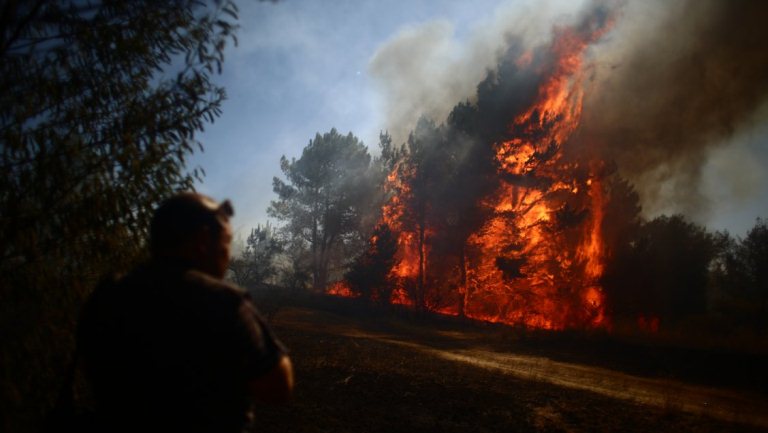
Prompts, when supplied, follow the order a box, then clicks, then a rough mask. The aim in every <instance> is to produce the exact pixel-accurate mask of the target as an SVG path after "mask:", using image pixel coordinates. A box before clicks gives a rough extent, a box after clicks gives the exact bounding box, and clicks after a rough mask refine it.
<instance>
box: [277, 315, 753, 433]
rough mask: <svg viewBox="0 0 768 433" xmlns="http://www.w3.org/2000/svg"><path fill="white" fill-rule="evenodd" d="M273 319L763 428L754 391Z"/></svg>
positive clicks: (343, 322)
mask: <svg viewBox="0 0 768 433" xmlns="http://www.w3.org/2000/svg"><path fill="white" fill-rule="evenodd" d="M318 315H321V316H323V317H318ZM278 321H279V323H281V324H283V325H285V326H290V327H293V328H301V329H305V330H307V331H311V332H327V333H333V334H335V335H343V336H347V337H351V338H364V339H372V340H376V341H380V342H385V343H388V344H393V345H397V346H400V347H405V348H408V349H410V350H413V351H418V352H422V353H425V354H429V355H432V356H436V357H439V358H442V359H446V360H450V361H454V362H459V363H465V364H468V365H472V366H475V367H479V368H484V369H489V370H493V371H498V372H500V373H503V374H508V375H512V376H515V377H518V378H520V379H525V380H532V381H539V382H546V383H551V384H554V385H557V386H562V387H567V388H572V389H579V390H585V391H590V392H594V393H597V394H601V395H604V396H607V397H611V398H615V399H622V400H628V401H633V402H637V403H640V404H644V405H649V406H655V407H659V408H662V409H665V410H671V411H681V412H686V413H690V414H695V415H705V416H709V417H712V418H717V419H720V420H723V421H729V422H738V423H744V424H750V425H754V426H759V427H765V428H768V399H767V398H766V397H765V396H762V395H758V394H750V393H747V392H741V391H734V390H728V389H721V388H711V387H704V386H698V385H691V384H686V383H683V382H680V381H676V380H668V379H652V378H645V377H640V376H634V375H630V374H626V373H621V372H617V371H613V370H610V369H606V368H601V367H593V366H589V365H583V364H576V363H568V362H561V361H553V360H551V359H548V358H546V357H542V356H533V355H527V354H526V355H523V354H515V353H509V352H507V353H500V352H495V351H491V350H487V349H483V348H472V347H469V348H467V347H466V342H467V341H468V340H471V339H473V338H475V336H474V335H472V334H471V333H469V332H468V333H462V332H451V333H450V335H448V334H446V333H441V334H440V338H442V339H443V340H444V339H445V338H453V339H456V340H457V341H462V342H463V343H465V344H463V345H461V346H462V348H457V349H446V348H445V347H444V346H445V345H444V344H434V342H432V341H430V339H429V338H422V337H421V336H414V335H406V334H405V333H399V332H376V331H370V330H367V329H363V328H362V327H360V326H358V325H356V324H355V323H354V321H353V320H352V319H346V318H341V317H338V316H334V315H331V314H328V313H319V312H317V311H308V310H301V309H291V310H286V311H284V312H281V314H280V318H279V320H278ZM441 346H442V347H441Z"/></svg>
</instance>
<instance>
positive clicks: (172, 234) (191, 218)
mask: <svg viewBox="0 0 768 433" xmlns="http://www.w3.org/2000/svg"><path fill="white" fill-rule="evenodd" d="M234 214H235V212H234V209H232V204H231V203H230V202H229V200H224V201H223V202H221V203H217V202H216V201H215V200H213V199H212V198H210V197H208V196H205V195H202V194H198V193H194V192H184V193H180V194H177V195H175V196H173V197H171V198H169V199H167V200H165V201H164V202H162V203H161V204H160V206H158V208H157V209H156V210H155V214H154V216H153V217H152V223H151V225H150V228H149V241H150V242H149V244H150V250H151V251H152V253H153V254H156V253H160V252H163V251H168V250H172V249H175V248H178V247H181V246H183V245H184V244H185V243H186V242H188V241H189V240H191V239H192V238H193V236H194V235H195V233H197V232H198V230H200V229H201V228H203V227H208V228H209V229H210V230H211V231H212V232H213V233H214V234H218V233H219V232H221V229H222V228H223V227H224V223H225V222H227V221H228V220H229V218H230V217H231V216H233V215H234Z"/></svg>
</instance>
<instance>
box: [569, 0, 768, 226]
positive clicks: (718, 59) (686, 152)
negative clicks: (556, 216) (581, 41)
mask: <svg viewBox="0 0 768 433" xmlns="http://www.w3.org/2000/svg"><path fill="white" fill-rule="evenodd" d="M767 23H768V2H765V1H757V0H755V1H748V0H743V1H727V0H695V1H694V0H687V1H675V2H667V1H642V2H640V1H636V2H629V3H627V4H625V5H624V7H623V9H622V10H621V12H620V16H619V20H618V22H617V25H616V29H615V31H614V32H613V33H612V34H610V35H609V36H608V40H607V41H606V42H604V43H603V44H601V46H598V47H596V48H595V53H594V54H595V62H596V65H595V68H594V76H593V77H594V81H593V86H592V87H591V88H590V89H589V91H588V92H587V98H588V99H587V101H586V105H585V112H584V117H583V119H582V125H583V132H584V138H585V139H586V140H584V141H585V143H588V142H594V144H596V145H598V146H599V147H600V149H601V150H602V151H603V152H604V154H605V155H606V156H607V157H608V158H611V159H614V160H615V161H616V162H617V163H618V165H619V169H620V170H621V172H622V174H623V175H624V176H626V177H628V178H629V179H630V180H631V181H632V182H633V183H634V184H635V186H636V187H637V188H638V190H639V191H640V193H641V197H642V201H643V207H644V209H645V211H646V213H647V214H648V213H650V214H653V213H656V212H660V211H682V212H684V213H686V214H688V215H691V216H693V217H700V218H701V217H706V213H707V211H708V208H709V206H710V205H711V204H712V203H709V202H708V199H707V198H708V194H707V192H706V191H704V190H703V189H702V170H703V169H704V167H705V164H706V163H707V160H708V158H709V157H710V156H711V153H712V152H713V151H715V148H716V147H718V146H721V145H723V144H724V143H727V142H728V139H729V138H730V137H732V136H733V135H734V134H735V133H737V132H738V131H739V129H741V128H745V127H746V128H748V127H749V125H748V122H750V121H754V117H753V116H754V113H755V112H756V111H757V110H758V109H759V108H760V105H761V104H762V103H764V101H765V100H766V96H768V25H767ZM732 168H733V171H732V172H731V173H730V174H732V176H727V177H725V178H724V179H723V182H729V178H733V179H735V181H733V182H732V183H733V185H734V187H735V189H736V190H737V191H738V192H741V193H742V194H743V193H747V192H746V191H744V189H745V188H747V189H749V187H750V185H749V183H748V182H747V183H746V184H745V182H742V181H741V180H740V179H744V177H743V176H741V175H740V174H739V171H738V170H739V168H738V167H732ZM719 170H720V173H723V174H727V173H728V171H729V170H727V169H726V167H724V166H723V164H720V167H719ZM724 172H725V173H724ZM752 186H753V187H755V186H757V185H754V184H753V185H752Z"/></svg>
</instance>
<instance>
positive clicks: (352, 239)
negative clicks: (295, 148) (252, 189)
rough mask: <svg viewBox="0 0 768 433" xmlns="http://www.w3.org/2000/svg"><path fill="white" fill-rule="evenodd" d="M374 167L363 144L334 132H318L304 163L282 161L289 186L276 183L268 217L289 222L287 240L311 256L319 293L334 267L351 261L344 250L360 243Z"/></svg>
mask: <svg viewBox="0 0 768 433" xmlns="http://www.w3.org/2000/svg"><path fill="white" fill-rule="evenodd" d="M370 166H371V157H370V155H369V154H368V149H367V148H366V147H365V145H363V143H361V142H360V141H359V140H358V139H357V137H355V136H354V135H352V133H349V134H347V135H346V136H343V135H340V134H339V133H338V132H337V131H336V129H331V131H330V132H327V133H325V134H323V135H320V134H319V133H318V134H317V135H316V136H315V139H314V140H310V142H309V144H308V145H307V146H306V147H305V148H304V150H303V152H302V155H301V158H299V159H295V158H294V159H292V160H290V161H289V160H288V159H287V158H286V157H285V156H283V157H282V158H281V159H280V168H281V169H282V171H283V174H284V175H285V177H286V179H287V182H286V181H283V180H281V179H279V178H277V177H276V178H275V179H274V182H273V189H274V191H275V193H276V194H277V195H278V199H277V200H275V201H273V202H272V205H271V206H270V208H269V210H268V212H269V214H270V216H273V217H275V218H277V219H279V220H281V221H285V222H286V225H285V230H286V233H287V234H288V236H289V237H290V238H291V239H292V241H293V242H295V243H296V246H297V247H299V248H300V249H302V247H303V250H304V251H306V252H307V253H308V254H309V256H310V271H311V273H312V287H313V288H314V289H315V290H324V289H325V288H326V285H327V283H328V281H329V271H330V268H331V265H332V264H336V265H339V264H340V263H341V262H342V261H343V259H344V257H345V256H348V255H347V254H345V253H344V249H345V248H349V247H351V246H359V244H360V243H361V238H360V231H359V228H360V226H361V223H362V219H363V217H364V215H365V210H366V209H367V208H369V207H370V206H369V203H370V200H371V199H372V197H374V196H375V194H374V191H375V188H376V185H375V182H372V181H371V176H372V172H371V170H370ZM353 255H354V254H353Z"/></svg>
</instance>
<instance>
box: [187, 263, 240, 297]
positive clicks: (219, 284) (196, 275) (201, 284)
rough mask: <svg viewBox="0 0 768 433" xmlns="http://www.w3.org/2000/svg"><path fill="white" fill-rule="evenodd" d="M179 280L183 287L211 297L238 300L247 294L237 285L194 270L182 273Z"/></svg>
mask: <svg viewBox="0 0 768 433" xmlns="http://www.w3.org/2000/svg"><path fill="white" fill-rule="evenodd" d="M181 278H182V281H183V282H184V284H185V285H188V286H192V287H195V288H196V289H198V290H202V291H204V292H207V293H210V294H211V295H213V296H217V297H222V298H231V299H240V300H241V299H245V298H247V297H248V292H246V290H245V289H243V288H241V287H239V286H238V285H236V284H234V283H231V282H229V281H226V280H222V279H220V278H216V277H214V276H212V275H209V274H207V273H205V272H202V271H198V270H196V269H188V270H186V271H184V273H183V274H182V277H181Z"/></svg>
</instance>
